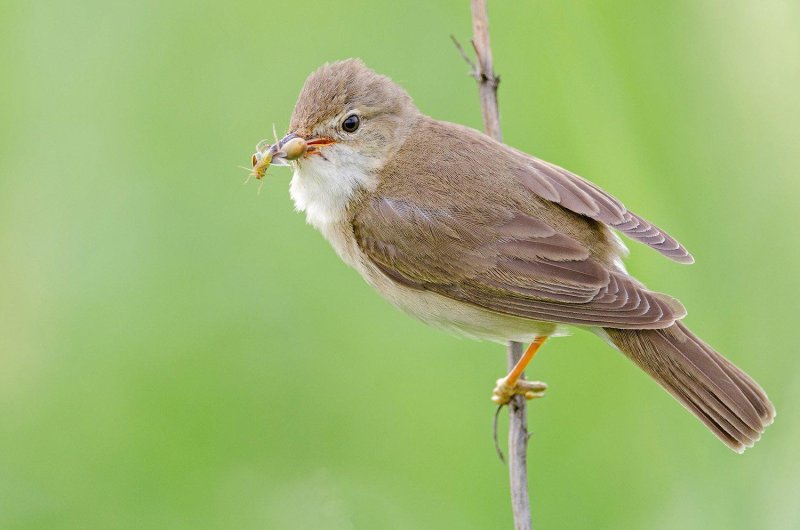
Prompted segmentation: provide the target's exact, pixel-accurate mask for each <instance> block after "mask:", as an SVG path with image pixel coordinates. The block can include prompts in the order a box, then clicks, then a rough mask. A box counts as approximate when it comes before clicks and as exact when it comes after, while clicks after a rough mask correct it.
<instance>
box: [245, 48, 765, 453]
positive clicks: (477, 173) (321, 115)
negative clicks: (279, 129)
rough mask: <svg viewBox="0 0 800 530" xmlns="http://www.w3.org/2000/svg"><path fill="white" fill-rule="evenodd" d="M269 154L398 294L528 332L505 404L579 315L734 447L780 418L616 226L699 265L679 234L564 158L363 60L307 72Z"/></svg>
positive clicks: (357, 257)
mask: <svg viewBox="0 0 800 530" xmlns="http://www.w3.org/2000/svg"><path fill="white" fill-rule="evenodd" d="M260 145H261V144H260ZM270 162H271V163H273V164H274V163H279V164H288V163H290V164H291V165H293V167H294V176H293V178H292V182H291V196H292V199H293V200H294V203H295V205H296V206H297V209H298V210H301V211H304V212H306V216H307V219H308V222H309V223H311V224H312V225H314V226H315V227H316V228H317V229H318V230H319V231H320V232H322V234H323V235H324V236H325V238H326V239H327V240H328V241H329V242H330V243H331V245H332V246H333V248H334V249H335V250H336V252H337V253H338V254H339V256H340V257H341V258H342V259H343V260H344V261H345V262H346V263H348V264H349V265H351V266H352V267H354V268H355V269H356V270H357V271H358V272H359V273H360V274H361V275H362V276H363V277H364V279H365V280H366V281H367V282H368V283H369V284H370V285H372V286H373V287H374V288H375V289H376V290H377V291H378V292H379V293H380V294H381V295H382V296H384V297H385V298H386V299H388V300H389V301H390V302H392V303H393V304H395V305H396V306H398V307H399V308H401V309H403V310H404V311H406V312H408V313H410V314H412V315H414V316H416V317H417V318H420V319H421V320H423V321H424V322H427V323H428V324H431V325H434V326H437V327H440V328H443V329H445V330H448V331H452V332H455V333H458V334H461V335H466V336H469V337H473V338H478V339H489V340H493V341H498V342H506V341H510V340H513V341H520V342H522V341H525V342H531V346H530V347H529V348H528V350H527V352H526V354H525V355H524V356H523V358H522V360H521V361H520V363H519V364H518V365H517V366H516V367H515V368H514V370H512V371H511V373H509V374H508V376H506V377H504V378H502V379H500V380H498V384H497V387H496V388H495V389H494V393H493V400H494V401H495V402H497V403H501V404H502V403H507V402H508V400H509V399H510V398H511V396H513V395H515V394H522V395H525V396H526V397H528V398H533V397H537V396H539V395H541V393H542V392H543V391H544V388H545V387H544V385H543V384H541V383H536V382H528V381H523V380H521V379H520V374H521V373H522V371H523V369H524V368H525V365H526V364H527V362H528V361H530V359H531V358H532V357H533V355H534V354H535V353H536V350H537V349H538V348H539V346H541V344H542V343H544V341H545V340H546V339H547V338H548V337H552V336H558V335H563V334H565V332H566V328H567V327H568V326H575V327H579V328H583V329H587V330H589V331H592V332H593V333H595V334H596V335H598V336H600V337H601V338H603V339H604V340H605V341H606V342H608V343H609V344H611V345H612V346H614V347H615V348H617V349H618V350H620V351H621V352H622V353H624V354H625V355H627V356H628V357H629V358H630V359H631V360H632V361H633V362H634V363H636V364H637V365H638V366H639V367H641V368H642V369H643V370H644V371H646V372H647V373H648V374H650V375H651V376H652V377H653V378H654V379H655V380H656V381H657V382H658V383H659V384H660V385H661V386H663V387H664V389H666V390H667V392H669V393H670V394H672V395H673V396H674V397H675V398H676V399H677V400H678V401H680V402H681V403H682V404H683V405H684V406H685V407H686V408H687V409H689V410H690V411H691V412H692V413H693V414H694V415H695V416H697V417H698V418H699V419H700V421H702V422H703V423H705V425H706V426H707V427H708V428H709V429H710V430H711V431H712V432H713V433H714V434H715V435H716V436H718V437H719V439H720V440H722V441H723V442H724V443H725V444H726V445H728V446H729V447H730V448H731V449H733V450H734V451H737V452H742V451H744V449H745V448H746V447H750V446H752V445H753V444H754V443H755V442H756V441H757V440H758V439H759V438H760V436H761V433H762V432H763V431H764V428H765V427H766V426H767V425H769V424H770V423H772V420H773V418H774V416H775V409H774V408H773V406H772V404H771V403H770V401H769V399H768V398H767V396H766V394H765V393H764V391H763V390H762V389H761V387H760V386H759V385H758V384H757V383H756V382H755V381H753V380H752V379H751V378H750V377H749V376H748V375H747V374H745V373H744V372H743V371H741V370H740V369H739V368H737V367H736V366H734V365H733V364H732V363H731V362H730V361H728V360H727V359H725V358H724V357H722V356H721V355H720V354H719V353H717V352H716V351H714V350H713V349H712V348H711V347H710V346H708V345H707V344H706V343H705V342H703V341H702V340H700V339H699V338H697V337H696V336H695V335H694V334H692V332H691V331H689V329H688V328H687V327H686V326H685V325H684V324H683V322H681V319H682V318H683V317H684V316H685V315H686V310H685V309H684V308H683V306H682V305H681V303H680V302H679V301H677V300H676V299H674V298H672V297H671V296H668V295H665V294H662V293H657V292H653V291H650V290H648V289H647V288H646V287H645V286H644V285H643V284H642V283H640V282H639V281H638V280H636V279H635V278H633V277H632V276H631V275H629V274H628V272H627V271H626V270H625V267H624V265H623V264H622V257H624V256H625V255H626V254H627V249H626V248H625V246H624V244H623V243H622V241H621V240H620V239H619V237H617V235H616V234H615V233H614V231H613V230H612V229H616V230H617V231H619V232H622V233H623V234H625V235H626V236H628V237H629V238H631V239H634V240H636V241H639V242H642V243H645V244H646V245H649V246H650V247H652V248H654V249H655V250H657V251H658V252H660V253H661V254H663V255H664V256H666V257H668V258H670V259H672V260H674V261H677V262H679V263H692V262H693V258H692V256H691V255H690V254H689V252H687V251H686V249H685V248H683V246H681V244H680V243H678V242H677V241H676V240H675V239H673V238H672V237H670V236H669V235H668V234H667V233H665V232H664V231H663V230H660V229H659V228H657V227H656V226H654V225H652V224H651V223H649V222H648V221H645V220H644V219H642V218H641V217H639V216H638V215H636V214H634V213H633V212H631V211H629V210H628V209H627V208H625V206H623V205H622V203H621V202H620V201H619V200H617V199H616V198H614V197H613V196H611V195H609V194H608V193H606V192H605V191H603V190H601V189H600V188H599V187H597V186H596V185H594V184H592V183H591V182H588V181H586V180H584V179H582V178H581V177H579V176H577V175H574V174H572V173H570V172H569V171H566V170H564V169H562V168H560V167H558V166H556V165H554V164H550V163H548V162H545V161H543V160H539V159H538V158H535V157H533V156H530V155H528V154H525V153H523V152H521V151H518V150H516V149H513V148H511V147H508V146H507V145H504V144H502V143H499V142H497V141H495V140H493V139H491V138H489V137H488V136H486V135H484V134H482V133H480V132H478V131H475V130H473V129H470V128H467V127H463V126H461V125H456V124H452V123H446V122H441V121H437V120H434V119H432V118H429V117H428V116H425V115H423V114H422V113H420V111H419V110H418V109H417V108H416V106H415V105H414V104H413V102H412V100H411V98H410V97H409V96H408V94H407V93H406V92H405V91H404V90H403V89H402V88H401V87H400V86H398V85H397V84H395V83H394V82H393V81H392V80H391V79H389V78H388V77H385V76H382V75H379V74H376V73H375V72H373V71H372V70H370V69H368V68H367V67H366V66H364V64H363V63H362V62H361V61H360V60H354V59H350V60H346V61H341V62H336V63H332V64H326V65H324V66H322V67H320V68H319V69H318V70H316V71H315V72H313V73H312V74H311V75H310V76H309V77H308V79H307V80H306V82H305V85H304V86H303V89H302V91H301V92H300V96H299V98H298V100H297V104H296V106H295V109H294V113H293V115H292V119H291V124H290V126H289V134H287V135H286V136H285V137H284V138H283V139H282V140H281V141H280V142H278V143H276V144H275V145H272V146H271V147H269V149H266V146H263V148H262V149H259V151H258V152H257V153H256V154H255V155H254V156H253V165H254V168H256V169H257V171H256V176H257V177H259V178H260V177H261V176H263V174H264V172H265V171H266V167H267V165H269V163H270Z"/></svg>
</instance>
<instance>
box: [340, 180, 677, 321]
mask: <svg viewBox="0 0 800 530" xmlns="http://www.w3.org/2000/svg"><path fill="white" fill-rule="evenodd" d="M493 206H494V207H491V208H490V207H487V206H483V207H477V208H470V209H469V210H468V211H467V210H464V211H462V210H459V209H457V208H456V207H453V206H445V207H441V208H438V207H437V208H435V207H431V206H421V205H419V204H417V203H414V202H411V201H408V200H405V199H398V198H392V197H386V196H384V197H373V198H371V199H369V200H368V201H367V202H364V203H362V204H361V205H360V207H359V209H358V211H357V212H355V213H354V216H353V229H354V233H355V236H356V240H357V241H358V244H359V246H360V247H361V249H362V250H363V251H364V253H365V254H366V255H367V256H368V257H369V259H370V260H372V261H373V262H374V263H375V264H376V265H377V266H378V267H379V268H380V269H381V270H382V271H383V272H384V273H385V274H386V275H387V276H389V277H391V278H393V279H394V280H395V281H398V282H401V283H403V284H405V285H407V286H409V287H413V288H416V289H424V290H429V291H433V292H436V293H439V294H442V295H444V296H447V297H449V298H453V299H455V300H459V301H462V302H466V303H469V304H473V305H476V306H479V307H483V308H486V309H489V310H492V311H496V312H499V313H504V314H509V315H514V316H518V317H522V318H528V319H532V320H541V321H549V322H560V323H566V324H576V325H588V326H606V327H614V328H637V329H643V328H647V329H650V328H663V327H667V326H669V325H670V324H672V322H674V321H675V320H676V319H679V318H682V317H683V316H684V315H685V314H686V312H685V310H684V309H683V306H682V305H681V304H680V303H679V302H678V301H677V300H675V299H673V298H671V297H669V296H667V295H663V294H660V293H654V292H651V291H648V290H646V289H645V288H644V287H643V286H642V285H641V284H639V283H638V282H636V280H634V279H633V278H631V277H629V276H627V275H626V274H624V273H622V272H618V271H612V270H609V269H608V268H606V267H605V266H603V265H602V264H600V263H598V262H597V261H596V260H595V259H594V258H592V256H591V254H590V252H589V251H588V249H587V248H586V247H584V246H583V245H582V244H581V243H579V242H578V241H576V240H575V239H573V238H572V237H570V236H568V235H566V234H564V233H561V232H559V231H557V230H555V229H554V228H553V227H551V226H549V225H548V224H546V223H545V222H543V221H542V220H540V219H538V218H535V217H533V216H531V215H528V214H526V213H523V212H520V211H517V210H514V209H512V208H503V207H500V205H493Z"/></svg>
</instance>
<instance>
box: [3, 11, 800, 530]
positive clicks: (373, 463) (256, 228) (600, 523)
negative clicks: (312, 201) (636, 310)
mask: <svg viewBox="0 0 800 530" xmlns="http://www.w3.org/2000/svg"><path fill="white" fill-rule="evenodd" d="M490 17H491V22H492V26H491V29H492V40H493V47H494V53H495V59H496V68H497V70H498V72H499V73H500V74H501V76H502V80H503V82H502V84H501V89H500V90H501V93H500V104H501V110H502V118H503V128H504V133H505V139H506V141H507V142H508V143H509V144H511V145H513V146H515V147H518V148H520V149H523V150H526V151H529V152H532V153H534V154H536V155H538V156H540V157H542V158H545V159H547V160H550V161H553V162H555V163H558V164H561V165H563V166H566V167H567V168H569V169H572V170H573V171H576V172H577V173H579V174H581V175H584V176H586V177H588V178H590V179H592V180H593V181H595V182H597V183H598V184H600V185H602V186H603V187H604V188H606V189H607V190H609V191H611V192H612V193H614V194H615V195H617V196H618V197H620V198H621V199H623V200H624V201H625V202H626V204H627V205H628V206H629V207H631V209H633V210H634V211H636V212H639V213H640V214H642V215H644V216H646V217H647V218H648V219H651V220H653V221H654V222H656V223H658V224H659V225H661V226H663V227H664V228H666V229H667V230H669V231H670V232H671V233H672V234H674V235H675V236H676V237H678V238H679V239H680V240H681V241H682V242H683V243H684V244H685V245H686V246H687V247H688V248H689V249H690V250H691V251H692V252H693V253H694V255H695V257H696V259H697V263H696V264H695V265H693V266H691V267H685V266H680V265H676V264H674V263H671V262H669V261H668V260H665V259H663V258H662V257H660V256H659V255H658V254H657V253H655V252H653V251H651V250H649V249H647V248H645V247H643V246H641V245H638V244H634V243H630V245H629V246H630V247H631V249H632V251H633V252H632V256H631V257H630V259H629V260H628V265H629V269H630V271H631V272H632V273H633V274H635V275H637V276H638V277H639V278H641V279H642V280H643V281H644V282H646V283H647V284H648V285H649V286H650V287H652V288H654V289H658V290H662V291H667V292H669V293H672V294H674V295H675V296H677V297H678V298H680V299H681V300H682V301H683V302H684V303H685V305H686V306H687V307H688V308H689V312H690V314H689V316H688V318H687V322H688V323H689V324H690V325H691V326H692V327H693V328H694V329H695V331H697V332H698V333H699V334H700V335H701V336H703V337H704V338H705V339H706V340H708V341H709V342H710V343H711V344H713V345H715V346H716V347H717V348H718V349H719V350H720V351H722V352H724V353H725V354H726V355H727V356H728V357H730V358H731V359H732V360H734V361H735V362H736V363H737V364H739V365H740V366H742V367H743V368H745V369H746V370H747V371H748V372H750V373H751V374H752V375H753V376H754V377H755V378H756V379H757V380H758V381H759V382H760V383H761V384H762V385H763V386H764V387H765V388H766V389H767V391H768V392H769V394H770V396H771V398H772V399H773V400H774V402H775V404H776V406H777V409H778V411H779V415H778V418H777V421H776V423H775V425H774V426H773V427H771V428H770V429H769V430H768V431H767V433H766V435H765V437H764V439H763V440H762V441H761V442H760V443H759V445H758V446H757V447H756V448H755V449H753V450H750V451H748V452H747V453H746V454H745V455H744V456H739V455H736V454H734V453H733V452H731V451H729V450H728V449H726V448H725V447H724V446H723V445H722V444H721V443H719V442H718V441H717V440H716V439H715V438H714V437H713V436H712V435H710V434H709V433H708V432H707V431H706V429H705V428H704V427H703V426H702V425H701V424H700V423H699V422H698V421H696V420H695V419H694V418H693V417H692V416H691V415H690V414H688V413H687V412H685V411H684V410H683V409H682V407H680V406H678V405H677V404H676V403H675V402H674V401H673V400H672V399H671V398H670V397H669V396H668V395H667V394H666V393H665V392H663V391H662V390H660V389H659V388H658V387H657V386H656V385H655V384H654V383H652V382H651V381H650V380H649V379H648V378H647V377H645V376H644V375H643V374H642V373H640V372H639V371H638V370H637V369H636V368H635V367H634V366H633V365H632V364H631V363H629V362H628V361H627V360H625V359H624V358H623V357H622V356H620V355H619V354H617V353H616V352H614V351H612V350H611V349H610V348H609V347H607V346H606V345H605V344H603V343H602V342H601V341H599V340H597V339H596V338H594V337H592V336H589V335H588V334H585V333H577V335H576V336H574V337H571V338H568V339H560V340H557V341H554V342H553V343H551V344H548V346H547V347H546V348H545V350H544V351H543V352H542V353H541V354H540V356H539V357H537V360H536V362H535V363H534V365H533V369H532V370H531V371H529V375H531V376H532V377H535V378H538V379H543V380H545V381H547V382H548V383H549V384H550V386H551V388H550V390H549V391H548V397H547V398H546V399H544V400H541V401H538V402H535V403H534V406H533V407H532V410H531V411H530V422H531V425H532V430H533V432H534V437H533V439H532V441H531V448H530V470H531V476H532V478H531V490H532V503H533V512H534V520H535V522H536V523H537V525H538V527H540V528H559V529H572V528H608V529H621V528H623V529H627V528H637V529H638V528H649V529H672V528H696V529H700V528H702V529H708V528H726V529H730V528H759V529H764V528H769V529H777V528H787V529H788V528H798V527H800V503H798V498H799V497H800V456H798V455H799V454H800V453H798V439H800V420H799V419H798V418H799V416H798V406H800V356H798V354H797V347H796V345H795V340H796V338H797V336H798V335H797V329H796V326H797V318H798V300H800V283H799V282H798V273H799V272H800V271H799V270H798V263H799V262H800V251H799V250H798V232H797V221H798V217H799V215H798V206H799V204H798V193H800V181H799V180H798V175H797V173H798V171H797V168H798V165H800V149H799V148H798V147H800V98H799V97H798V94H800V67H798V64H800V7H798V3H797V2H795V1H790V0H767V1H760V0H750V1H735V0H734V1H733V2H723V1H721V0H703V1H697V0H681V1H670V2H667V1H663V2H641V1H627V2H625V1H622V0H618V1H614V2H594V1H592V0H583V1H577V0H573V1H562V0H558V1H555V0H552V1H538V2H519V1H515V2H500V1H495V2H492V3H491V5H490ZM451 33H452V34H454V35H456V36H457V37H459V38H460V39H461V40H462V42H465V41H467V40H468V39H469V36H470V34H471V27H470V15H469V8H468V2H467V1H466V0H461V1H447V2H438V1H437V2H431V1H429V0H415V1H403V2H380V3H378V2H367V1H363V2H281V3H274V2H269V1H268V2H264V1H250V2H238V3H228V2H219V3H214V2H208V1H201V2H189V1H176V2H164V1H156V0H147V1H142V2H132V1H126V2H116V1H115V2H108V1H99V0H97V1H80V2H66V1H59V2H53V1H47V0H41V1H39V0H37V1H35V2H32V1H18V0H10V1H9V0H5V1H3V2H2V3H0V68H1V69H0V79H1V80H0V87H2V90H0V93H1V96H0V120H1V123H2V125H1V126H0V528H4V529H6V528H14V529H16V528H19V529H22V528H47V529H60V528H153V529H162V528H163V529H173V528H237V529H238V528H242V529H247V528H274V529H284V528H286V529H305V528H325V529H331V530H339V529H361V528H368V529H377V528H409V529H416V528H426V529H427V528H431V529H433V528H436V529H451V528H452V529H489V528H491V529H493V528H509V527H510V525H511V517H510V510H509V500H508V493H507V482H506V480H507V478H506V470H505V468H504V467H503V466H502V465H501V464H500V462H499V461H498V459H497V457H496V455H495V453H494V450H493V448H492V440H491V420H492V414H493V412H494V408H493V406H492V404H491V402H490V401H489V392H490V390H491V388H492V386H493V384H494V380H495V379H496V378H497V377H499V376H501V375H502V373H503V370H504V367H505V358H504V353H503V349H502V347H500V346H497V345H493V344H489V343H478V342H471V341H467V340H460V339H456V338H452V337H450V336H447V335H444V334H442V333H440V332H439V331H436V330H433V329H429V328H427V327H425V326H424V325H423V324H421V323H419V322H417V321H415V320H412V319H411V318H409V317H407V316H406V315H404V314H402V313H401V312H399V311H398V310H396V309H394V308H392V307H391V306H390V305H389V304H388V303H386V302H384V301H383V300H381V299H380V298H379V297H378V296H377V295H376V294H375V293H373V292H372V291H371V289H370V288H369V287H368V286H367V285H366V284H365V283H364V282H363V281H362V280H361V279H360V278H359V277H358V275H357V274H356V273H355V272H354V271H352V270H350V269H348V268H347V267H346V266H344V265H343V264H342V263H341V262H340V261H339V259H338V258H337V257H336V256H335V254H334V252H333V251H332V250H331V249H330V248H329V246H328V244H327V243H326V242H325V241H324V240H323V239H322V237H321V236H320V235H319V234H317V233H316V232H315V231H314V230H313V229H312V228H311V227H309V226H306V225H305V221H304V219H303V216H301V215H299V214H296V213H294V212H293V207H292V204H291V201H290V199H289V197H288V193H287V185H288V180H289V176H290V175H289V171H288V170H287V169H285V168H273V169H271V170H270V174H269V176H268V178H267V179H266V181H265V184H264V188H263V190H262V193H261V194H257V193H256V189H257V185H256V184H255V183H250V184H249V185H247V186H243V185H242V181H243V180H244V176H245V172H244V171H242V170H241V169H238V168H237V166H238V165H245V166H246V165H248V164H249V160H250V155H251V153H252V151H253V146H254V144H255V143H256V142H257V141H258V140H260V139H262V138H268V137H271V136H272V132H271V131H272V124H273V123H275V124H276V126H277V128H278V132H279V133H282V132H284V130H285V127H286V125H287V123H288V119H289V115H290V113H291V110H292V106H293V104H294V100H295V97H296V95H297V93H298V91H299V89H300V87H301V85H302V83H303V80H304V79H305V76H306V75H307V74H308V73H309V72H311V71H312V70H313V69H314V68H315V67H317V66H319V65H320V64H321V63H323V62H325V61H329V60H334V59H339V58H346V57H350V56H359V57H362V58H363V59H364V60H365V61H366V62H367V64H368V65H370V66H371V67H373V68H375V69H376V70H378V71H379V72H382V73H385V74H388V75H389V76H391V77H392V78H394V79H395V80H396V81H398V82H399V83H401V84H402V85H403V86H405V87H406V88H407V89H408V91H409V92H410V93H411V94H412V96H413V97H414V99H415V101H416V103H417V104H418V106H419V107H420V108H421V109H422V111H423V112H425V113H427V114H429V115H432V116H434V117H437V118H440V119H445V120H450V121H455V122H459V123H464V124H467V125H471V126H474V127H480V113H479V111H478V98H477V91H476V89H475V87H474V84H473V81H472V80H471V79H470V78H469V77H468V76H467V75H466V71H467V68H466V65H465V64H464V63H463V61H462V60H461V59H460V58H459V56H458V54H457V53H456V51H455V49H454V48H453V46H452V44H451V43H450V41H449V37H448V36H449V34H451Z"/></svg>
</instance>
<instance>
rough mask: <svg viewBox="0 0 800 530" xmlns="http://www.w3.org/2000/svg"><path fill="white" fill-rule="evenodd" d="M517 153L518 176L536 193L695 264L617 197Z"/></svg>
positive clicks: (655, 227)
mask: <svg viewBox="0 0 800 530" xmlns="http://www.w3.org/2000/svg"><path fill="white" fill-rule="evenodd" d="M514 152H515V153H516V154H517V155H518V158H519V159H520V160H521V161H523V162H522V164H519V167H517V171H515V173H516V175H517V177H518V178H519V179H520V180H521V181H522V183H523V184H524V185H525V187H526V188H528V189H529V190H530V191H532V192H533V193H535V194H537V195H539V196H540V197H543V198H545V199H547V200H549V201H552V202H555V203H557V204H560V205H561V206H563V207H564V208H567V209H569V210H572V211H573V212H575V213H578V214H581V215H585V216H586V217H589V218H591V219H594V220H595V221H599V222H601V223H604V224H606V225H608V226H610V227H612V228H616V229H617V230H619V231H620V232H622V233H623V234H625V235H626V236H628V237H630V238H631V239H634V240H636V241H639V242H641V243H644V244H646V245H649V246H651V247H653V248H654V249H656V250H657V251H659V252H660V253H661V254H663V255H664V256H666V257H668V258H670V259H672V260H674V261H677V262H679V263H694V258H693V257H692V255H691V254H690V253H689V251H688V250H686V249H685V248H684V247H683V245H681V244H680V243H678V241H676V240H675V239H674V238H673V237H671V236H670V235H669V234H667V233H666V232H665V231H663V230H661V229H660V228H658V227H657V226H655V225H653V224H650V223H649V222H647V221H646V220H644V219H642V218H641V217H639V216H638V215H636V214H635V213H633V212H631V211H628V209H627V208H625V206H624V205H623V204H622V203H621V202H620V201H619V199H617V198H616V197H613V196H612V195H609V194H608V193H606V192H605V191H603V190H602V189H600V188H599V187H598V186H596V185H594V184H592V183H591V182H589V181H588V180H585V179H583V178H581V177H579V176H578V175H575V174H574V173H570V172H569V171H567V170H566V169H563V168H560V167H558V166H556V165H554V164H550V163H549V162H545V161H544V160H539V159H538V158H535V157H532V156H530V155H528V154H526V153H523V152H521V151H517V150H514Z"/></svg>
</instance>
